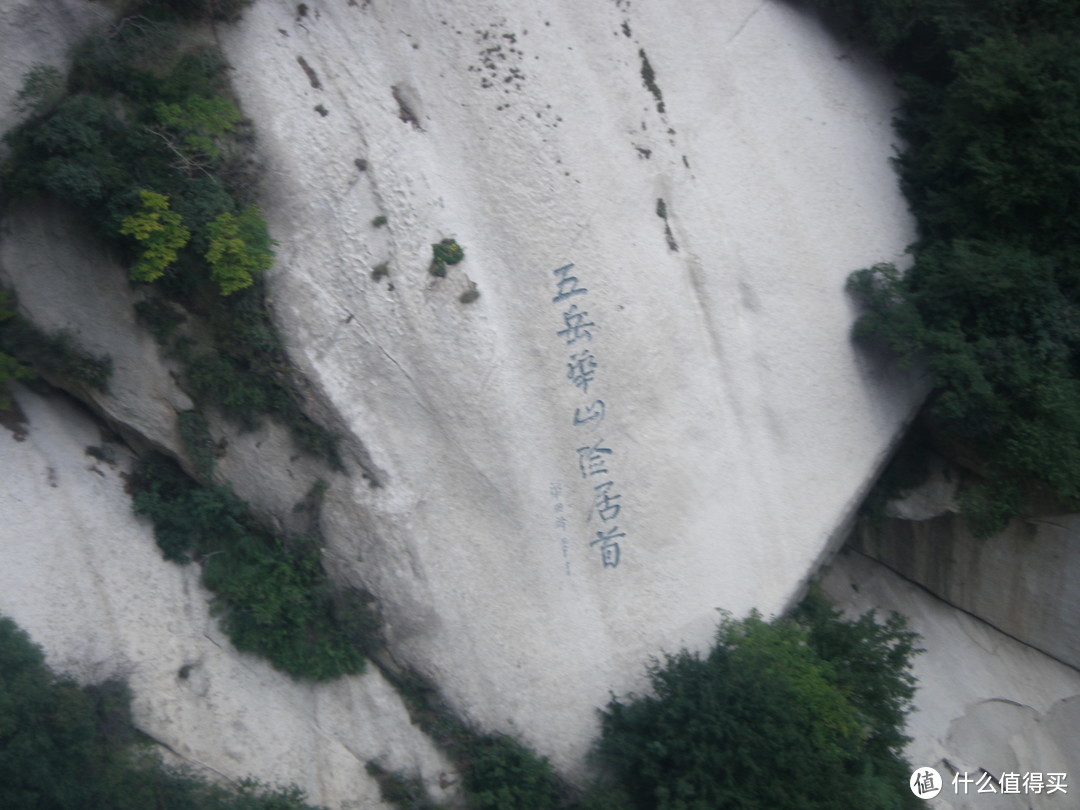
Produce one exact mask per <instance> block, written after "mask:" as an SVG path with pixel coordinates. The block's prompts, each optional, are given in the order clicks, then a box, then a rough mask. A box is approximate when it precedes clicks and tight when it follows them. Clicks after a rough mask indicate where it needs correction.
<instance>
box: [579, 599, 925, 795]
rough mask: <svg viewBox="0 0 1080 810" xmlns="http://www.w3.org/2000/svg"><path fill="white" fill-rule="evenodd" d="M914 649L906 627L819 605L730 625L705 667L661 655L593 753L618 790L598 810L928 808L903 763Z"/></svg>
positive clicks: (692, 657) (700, 659)
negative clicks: (847, 617) (792, 615)
mask: <svg viewBox="0 0 1080 810" xmlns="http://www.w3.org/2000/svg"><path fill="white" fill-rule="evenodd" d="M913 641H914V637H913V636H912V634H910V633H908V632H907V631H906V630H904V627H903V622H902V621H901V620H900V619H899V618H895V617H894V618H892V619H890V620H889V622H887V623H886V624H885V625H878V624H877V622H876V621H875V620H874V617H873V615H872V614H868V615H867V616H864V617H863V618H861V619H859V620H858V621H856V622H844V621H841V620H839V619H838V618H837V614H836V613H834V612H833V611H831V610H829V609H828V608H827V607H825V606H824V605H823V604H821V603H819V602H812V603H811V604H809V605H808V606H806V607H804V608H803V609H802V610H801V611H800V612H799V613H798V614H797V619H796V620H776V621H773V622H771V623H766V622H765V621H763V620H762V619H761V618H760V617H758V616H757V615H756V614H752V615H751V616H750V617H749V618H747V619H743V620H740V621H736V620H733V619H725V620H724V621H722V622H721V624H720V627H719V629H718V631H717V635H716V643H715V646H714V647H713V648H712V649H711V650H710V651H709V652H708V653H707V654H706V655H704V656H701V655H698V654H695V653H690V652H686V651H683V652H680V653H678V654H675V655H666V656H665V657H664V660H663V661H654V662H653V664H652V665H651V666H650V667H649V670H648V671H649V678H650V681H651V686H652V693H651V694H650V695H645V696H636V697H635V696H631V697H630V698H629V699H628V700H626V701H622V700H618V699H613V700H612V701H611V703H609V704H608V707H607V710H606V711H605V712H603V714H602V720H603V723H602V737H601V739H600V741H599V743H598V747H597V754H598V758H599V761H600V762H601V763H602V764H603V765H604V766H605V767H606V768H607V769H608V772H609V776H610V777H611V779H612V780H613V781H612V784H610V785H608V786H606V787H605V788H604V789H603V790H604V792H605V793H606V794H607V796H606V798H605V799H604V801H599V800H596V799H594V802H595V804H594V805H593V806H600V807H602V806H605V802H606V803H607V804H608V805H609V806H617V807H620V808H624V810H630V809H631V808H639V809H640V810H676V808H677V809H678V810H726V809H727V808H731V809H732V810H735V809H736V808H746V807H762V808H765V807H767V808H770V810H788V809H789V808H790V810H814V809H815V808H823V809H824V808H829V810H833V809H834V808H835V810H846V808H850V807H859V808H864V809H865V810H873V809H874V808H880V809H881V810H886V808H888V809H889V810H892V809H893V808H901V807H911V808H917V807H922V806H923V804H922V802H921V801H920V800H918V799H916V798H915V797H914V796H913V795H912V794H911V792H910V791H909V790H908V788H907V778H908V775H909V773H910V768H909V767H908V766H907V763H905V762H904V761H903V759H902V758H901V756H900V751H901V748H902V746H903V744H904V743H905V741H906V739H905V738H904V737H903V734H902V731H901V729H902V728H903V718H904V716H905V714H906V713H907V712H908V711H909V709H910V699H911V696H912V693H913V679H912V678H911V675H910V673H909V671H908V668H909V665H910V658H911V655H912V654H913V653H914V652H915V650H914V648H913ZM838 786H843V789H842V790H838Z"/></svg>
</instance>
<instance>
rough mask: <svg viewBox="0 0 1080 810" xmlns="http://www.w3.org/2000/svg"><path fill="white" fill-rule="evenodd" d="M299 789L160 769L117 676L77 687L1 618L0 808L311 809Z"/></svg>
mask: <svg viewBox="0 0 1080 810" xmlns="http://www.w3.org/2000/svg"><path fill="white" fill-rule="evenodd" d="M303 798H304V797H303V794H302V793H301V792H300V791H299V790H297V789H296V788H284V789H277V790H270V789H267V788H265V787H262V786H260V785H258V784H255V783H252V782H245V783H243V784H241V785H239V786H238V788H237V790H235V791H230V790H226V789H224V788H222V787H218V786H216V785H211V784H209V783H207V782H205V781H203V780H201V779H199V778H197V777H195V776H194V775H192V774H191V773H188V772H185V771H183V770H178V769H170V768H166V767H163V766H162V765H161V763H160V761H159V760H158V759H156V758H155V757H154V756H153V755H152V754H151V753H150V752H149V750H147V746H146V745H145V741H144V740H142V739H141V737H140V735H139V733H138V732H137V731H136V730H135V729H134V727H133V726H132V725H131V717H130V711H129V695H128V692H127V689H126V687H125V686H124V685H123V684H121V683H118V682H106V683H103V684H98V685H94V686H87V687H80V686H79V685H78V684H76V683H75V682H74V681H72V680H70V679H68V678H63V677H59V676H57V675H55V674H54V673H53V672H52V671H51V670H50V669H49V667H47V666H46V665H45V660H44V656H43V655H42V653H41V650H40V648H38V647H37V646H36V645H34V644H33V643H32V642H31V641H30V639H29V637H28V636H27V635H26V634H25V633H24V632H23V631H22V630H20V629H18V628H17V627H16V626H15V624H14V622H12V621H11V620H10V619H7V618H4V617H0V807H3V808H4V810H88V809H89V808H109V810H304V808H309V805H307V804H305V803H304V801H303Z"/></svg>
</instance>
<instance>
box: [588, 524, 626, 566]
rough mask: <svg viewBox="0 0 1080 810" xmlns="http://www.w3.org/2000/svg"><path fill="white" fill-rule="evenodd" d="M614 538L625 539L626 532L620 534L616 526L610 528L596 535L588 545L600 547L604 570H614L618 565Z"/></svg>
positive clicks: (617, 551)
mask: <svg viewBox="0 0 1080 810" xmlns="http://www.w3.org/2000/svg"><path fill="white" fill-rule="evenodd" d="M616 537H626V532H620V531H619V527H618V526H612V527H611V528H610V529H608V530H607V531H599V532H597V533H596V539H595V540H593V541H591V542H590V543H589V545H590V546H595V545H597V544H599V545H600V559H601V561H602V562H603V563H604V568H615V567H617V566H618V565H619V556H620V554H619V544H618V543H617V542H616V541H615V538H616Z"/></svg>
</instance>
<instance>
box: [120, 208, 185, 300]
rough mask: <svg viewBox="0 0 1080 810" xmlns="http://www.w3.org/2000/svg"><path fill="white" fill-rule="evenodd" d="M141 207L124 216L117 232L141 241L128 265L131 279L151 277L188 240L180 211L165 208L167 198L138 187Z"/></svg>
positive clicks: (158, 275)
mask: <svg viewBox="0 0 1080 810" xmlns="http://www.w3.org/2000/svg"><path fill="white" fill-rule="evenodd" d="M139 199H140V200H141V201H142V208H141V210H139V211H138V212H137V213H134V214H132V215H131V216H129V217H125V218H124V221H123V222H122V223H121V224H120V233H121V234H122V235H124V236H130V237H132V238H133V239H135V240H136V241H137V242H139V243H140V244H141V245H142V255H140V256H139V260H138V261H137V262H136V263H135V265H134V266H133V267H132V268H131V278H132V280H134V281H147V282H149V281H154V280H156V279H159V278H161V277H162V276H163V275H165V271H166V270H167V269H168V268H169V265H171V264H172V263H173V262H175V261H176V257H177V255H179V252H180V249H181V248H183V247H184V245H186V244H187V243H188V240H189V239H190V238H191V231H189V230H188V229H187V228H185V227H184V225H183V222H182V220H181V219H180V215H179V214H177V213H176V212H174V211H170V210H169V198H168V197H166V196H165V195H164V194H155V193H154V192H153V191H145V190H143V191H140V192H139Z"/></svg>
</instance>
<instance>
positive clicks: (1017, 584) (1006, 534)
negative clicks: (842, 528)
mask: <svg viewBox="0 0 1080 810" xmlns="http://www.w3.org/2000/svg"><path fill="white" fill-rule="evenodd" d="M1078 532H1080V515H1077V514H1053V513H1051V514H1037V515H1032V516H1031V517H1029V518H1026V519H1024V520H1014V521H1012V522H1011V523H1010V524H1009V525H1008V526H1007V527H1006V528H1005V530H1004V531H1002V532H1000V533H999V534H997V535H994V536H993V537H990V538H985V539H984V538H977V537H974V536H972V534H971V532H970V531H969V530H968V527H967V524H966V523H965V521H964V519H963V518H962V517H959V516H958V515H955V514H949V515H944V516H941V517H937V518H934V519H931V520H916V521H904V520H896V519H893V520H888V521H885V522H884V523H883V524H882V525H881V527H880V529H879V530H878V531H876V532H869V531H863V532H860V533H859V535H858V536H857V537H856V538H855V540H854V541H853V543H854V545H855V546H856V547H857V548H858V549H859V550H860V551H863V552H865V553H866V554H868V555H870V556H871V557H873V558H874V559H877V560H880V561H881V562H883V563H884V564H885V565H887V566H888V567H889V568H891V569H893V570H894V571H896V572H898V573H899V574H900V575H901V576H903V577H907V578H908V579H911V580H912V581H914V582H918V583H919V584H921V585H922V586H923V587H925V588H927V589H928V590H929V591H930V592H931V593H934V594H936V595H937V596H939V597H941V598H942V599H944V600H945V601H947V602H949V603H950V604H952V605H956V607H958V608H960V609H961V610H966V611H968V612H970V613H973V614H974V615H976V616H978V617H979V618H981V619H983V620H984V621H986V622H989V623H990V624H991V625H993V626H994V627H996V628H998V629H999V630H1001V631H1002V632H1005V633H1008V634H1009V635H1011V636H1013V637H1015V638H1018V639H1020V640H1021V641H1023V642H1025V643H1027V644H1030V645H1032V646H1033V647H1035V648H1037V649H1039V650H1042V651H1043V652H1045V653H1047V654H1048V655H1051V656H1053V657H1054V658H1057V659H1058V660H1059V661H1063V662H1065V663H1066V664H1069V665H1070V666H1073V667H1078V668H1080V615H1077V610H1076V605H1077V604H1078V603H1080V547H1078V546H1077V543H1076V537H1077V533H1078ZM1078 744H1080V741H1078Z"/></svg>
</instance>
